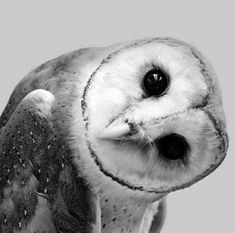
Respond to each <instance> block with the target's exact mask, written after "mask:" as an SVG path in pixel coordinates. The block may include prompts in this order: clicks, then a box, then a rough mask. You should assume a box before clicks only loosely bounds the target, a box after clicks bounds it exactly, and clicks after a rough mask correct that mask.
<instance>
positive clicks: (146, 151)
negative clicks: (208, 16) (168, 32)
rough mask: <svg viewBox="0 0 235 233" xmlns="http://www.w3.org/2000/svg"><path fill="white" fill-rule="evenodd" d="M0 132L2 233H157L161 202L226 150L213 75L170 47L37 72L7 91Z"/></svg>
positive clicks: (80, 55) (61, 60)
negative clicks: (8, 92) (12, 90)
mask: <svg viewBox="0 0 235 233" xmlns="http://www.w3.org/2000/svg"><path fill="white" fill-rule="evenodd" d="M0 129H1V130H0V194H1V195H0V198H1V199H0V226H1V227H0V232H3V233H10V232H14V233H35V232H36V233H43V232H44V233H57V232H58V233H67V232H69V233H131V232H132V233H159V232H160V231H161V228H162V226H163V223H164V219H165V212H166V196H167V194H168V193H170V192H173V191H176V190H180V189H184V188H186V187H189V186H191V185H192V184H194V183H195V182H197V181H199V180H201V179H202V178H204V177H206V176H207V175H208V174H210V173H211V172H212V171H214V170H215V169H216V168H217V167H218V166H219V165H220V164H221V162H222V161H223V159H224V157H225V155H226V151H227V147H228V137H227V133H226V124H225V116H224V112H223V106H222V98H221V93H220V89H219V85H218V81H217V79H216V76H215V73H214V71H213V68H212V66H211V65H210V63H209V62H208V60H207V59H206V58H205V57H204V56H203V55H202V54H201V53H200V52H199V51H198V50H197V49H196V48H194V47H193V46H191V45H188V44H187V43H185V42H182V41H179V40H177V39H173V38H152V39H143V40H137V41H133V42H124V43H120V44H116V45H112V46H109V47H105V48H85V49H79V50H77V51H73V52H70V53H67V54H65V55H62V56H60V57H58V58H55V59H53V60H51V61H48V62H46V63H45V64H43V65H41V66H39V67H38V68H36V69H34V70H33V71H32V72H30V73H29V74H28V75H27V76H26V77H25V78H24V79H23V80H22V81H21V82H20V83H19V84H18V85H17V87H16V88H15V90H14V92H13V94H12V95H11V97H10V99H9V102H8V104H7V106H6V108H5V110H4V111H3V113H2V116H1V118H0ZM182 224H183V223H182Z"/></svg>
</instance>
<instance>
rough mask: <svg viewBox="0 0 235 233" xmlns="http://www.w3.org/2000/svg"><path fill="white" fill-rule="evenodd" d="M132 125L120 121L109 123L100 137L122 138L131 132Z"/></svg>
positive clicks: (98, 136)
mask: <svg viewBox="0 0 235 233" xmlns="http://www.w3.org/2000/svg"><path fill="white" fill-rule="evenodd" d="M131 131H132V130H131V127H130V125H129V124H128V123H126V122H118V123H116V122H115V123H113V124H110V125H108V126H107V127H106V128H105V129H104V130H103V131H102V132H101V133H100V134H98V135H97V137H96V138H98V139H110V140H120V139H122V138H124V137H127V136H128V135H129V134H130V133H131Z"/></svg>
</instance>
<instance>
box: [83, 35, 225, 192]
mask: <svg viewBox="0 0 235 233" xmlns="http://www.w3.org/2000/svg"><path fill="white" fill-rule="evenodd" d="M82 102H83V104H84V103H85V104H84V105H85V106H86V108H85V109H84V112H83V114H84V118H86V130H87V142H88V145H89V150H90V152H91V155H92V158H93V160H94V163H95V164H96V166H98V167H99V169H100V171H101V172H103V174H104V175H105V176H109V177H110V178H112V180H113V181H114V182H117V183H119V184H121V185H124V186H126V187H128V188H130V189H137V190H138V189H139V190H140V191H141V190H144V191H147V192H156V193H161V192H169V191H172V190H176V189H180V188H183V187H186V186H189V185H191V184H193V183H195V182H196V181H198V180H199V179H201V178H203V177H204V176H206V175H208V174H209V173H211V172H212V171H213V170H214V169H215V168H216V167H217V166H218V165H219V164H220V163H221V162H222V160H223V158H224V156H225V153H226V149H227V136H226V132H225V123H224V113H223V109H222V102H221V97H220V93H219V88H218V84H217V81H216V79H215V75H214V73H213V70H212V68H211V66H210V65H209V63H208V61H207V60H205V58H203V57H202V55H201V54H200V53H199V52H198V51H197V50H195V49H194V48H192V47H190V46H188V45H187V44H185V43H183V42H180V41H176V40H173V39H152V40H145V41H137V42H135V43H133V44H129V45H125V46H123V47H121V48H119V49H118V50H116V51H114V52H112V53H111V54H110V55H109V56H108V57H107V58H105V59H104V60H103V61H102V63H101V64H100V66H99V67H98V68H97V69H96V70H95V71H94V72H93V73H92V75H91V77H90V79H89V81H88V83H87V86H86V87H85V90H84V94H83V100H82Z"/></svg>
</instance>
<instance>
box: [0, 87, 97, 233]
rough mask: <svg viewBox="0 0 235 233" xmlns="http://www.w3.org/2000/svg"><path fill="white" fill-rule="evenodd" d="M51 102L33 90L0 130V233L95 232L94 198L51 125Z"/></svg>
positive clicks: (47, 95)
mask: <svg viewBox="0 0 235 233" xmlns="http://www.w3.org/2000/svg"><path fill="white" fill-rule="evenodd" d="M54 102H55V98H54V96H53V95H52V94H51V93H50V92H48V91H45V90H35V91H33V92H31V93H29V94H28V95H27V96H26V97H25V98H24V99H23V100H22V101H21V102H20V104H19V105H18V107H17V108H16V109H15V111H14V113H13V114H12V115H11V117H10V119H9V120H8V122H7V123H6V124H5V125H4V126H3V127H2V128H1V129H0V233H13V232H14V233H57V232H58V233H68V232H69V233H75V232H76V233H78V232H79V233H91V232H99V229H98V228H99V221H98V218H97V216H98V214H97V213H98V212H99V206H98V200H97V197H96V195H94V194H93V193H92V192H91V191H90V188H89V186H88V185H87V183H86V182H85V181H84V180H83V179H82V178H81V177H79V175H78V171H77V168H76V167H74V165H73V164H72V160H71V157H70V156H71V151H70V150H69V147H68V146H67V145H66V142H65V141H64V140H63V138H62V137H61V136H60V134H59V133H58V130H56V127H55V126H54V124H53V120H52V115H53V114H52V110H53V105H54Z"/></svg>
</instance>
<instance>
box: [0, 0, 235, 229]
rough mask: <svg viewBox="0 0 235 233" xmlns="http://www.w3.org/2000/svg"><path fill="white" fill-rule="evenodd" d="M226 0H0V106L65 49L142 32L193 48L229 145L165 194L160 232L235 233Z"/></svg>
mask: <svg viewBox="0 0 235 233" xmlns="http://www.w3.org/2000/svg"><path fill="white" fill-rule="evenodd" d="M232 2H233V1H232V0H231V1H226V0H224V1H220V2H219V1H202V0H197V1H188V0H185V1H162V2H160V1H157V0H155V1H150V0H142V1H140V0H136V1H128V0H123V1H121V0H117V1H112V0H106V1H103V0H98V1H95V0H93V1H88V0H86V1H78V0H77V1H72V0H67V1H66V0H64V1H62V0H60V1H58V0H55V1H52V0H51V1H49V0H47V1H43V0H40V1H33V0H21V1H11V0H5V1H4V0H0V64H1V65H0V81H1V83H0V96H1V101H0V111H2V110H3V108H4V106H5V105H6V103H7V100H8V98H9V96H10V94H11V92H12V90H13V88H14V87H15V85H16V84H17V83H18V82H19V81H20V79H21V78H23V77H24V76H25V75H26V74H27V73H28V72H29V71H30V70H32V69H33V68H34V67H36V66H38V65H40V64H41V63H43V62H45V61H47V60H49V59H52V58H54V57H56V56H58V55H61V54H63V53H65V52H68V51H71V50H74V49H78V48H81V47H89V46H107V45H110V44H113V43H116V42H120V41H126V40H133V39H140V38H144V37H157V36H173V37H176V38H179V39H182V40H185V41H187V42H189V43H192V44H194V45H195V46H196V47H198V48H199V49H200V50H201V51H202V52H203V53H204V54H205V55H206V56H207V57H208V58H209V59H210V60H211V62H212V63H213V65H214V67H215V70H216V72H217V74H218V77H219V80H220V84H221V88H222V92H223V97H224V98H223V99H224V107H225V112H226V115H227V125H228V132H229V136H230V148H229V151H228V154H227V158H226V159H225V161H224V162H223V164H222V165H221V166H220V167H219V168H218V169H217V170H216V171H215V172H214V173H212V174H211V175H210V176H209V177H207V178H205V179H203V180H202V181H200V182H199V183H197V184H195V185H194V186H192V187H190V188H189V189H185V190H182V191H177V192H174V193H172V194H170V195H169V196H168V217H167V221H166V224H165V227H164V230H163V233H221V232H225V233H233V232H235V221H234V209H235V202H234V198H235V187H234V186H235V183H234V177H235V176H234V175H235V157H234V155H233V154H234V152H235V147H234V136H235V130H234V128H235V123H234V119H235V95H234V93H235V81H234V80H235V75H234V74H235V71H234V70H235V63H234V61H235V59H234V53H235V46H234V43H235V32H234V22H235V16H234V15H235V14H234V9H235V5H232Z"/></svg>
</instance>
